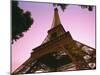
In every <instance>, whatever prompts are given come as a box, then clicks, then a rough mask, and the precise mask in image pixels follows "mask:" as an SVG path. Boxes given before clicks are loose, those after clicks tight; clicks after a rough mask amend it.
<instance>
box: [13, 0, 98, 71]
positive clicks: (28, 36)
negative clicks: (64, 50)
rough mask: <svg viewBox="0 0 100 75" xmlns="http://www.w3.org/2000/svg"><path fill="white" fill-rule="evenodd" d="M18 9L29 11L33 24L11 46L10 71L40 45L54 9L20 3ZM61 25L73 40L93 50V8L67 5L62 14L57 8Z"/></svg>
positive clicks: (36, 4)
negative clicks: (91, 9)
mask: <svg viewBox="0 0 100 75" xmlns="http://www.w3.org/2000/svg"><path fill="white" fill-rule="evenodd" d="M19 6H20V8H22V9H23V10H24V11H30V12H31V14H32V17H33V19H34V23H33V25H32V26H31V28H30V29H29V31H27V32H25V33H24V37H22V38H20V39H19V40H17V42H14V44H13V45H12V71H14V70H15V69H16V68H18V67H19V66H20V65H21V64H22V63H24V61H26V60H27V59H28V58H29V57H30V53H31V52H32V49H33V48H35V47H37V46H39V45H41V43H42V42H43V40H44V39H45V37H46V35H47V31H48V30H49V29H50V28H51V25H52V21H53V15H54V7H53V5H52V4H48V3H36V2H20V3H19ZM58 10H59V16H60V20H61V23H62V25H63V27H64V28H65V30H66V31H70V33H71V35H72V37H73V39H74V40H77V41H79V42H81V43H84V44H86V45H88V46H91V47H93V48H95V37H96V36H95V7H94V10H93V11H92V12H89V11H88V10H87V9H82V8H81V7H80V6H77V5H69V6H68V7H67V9H66V10H65V11H64V12H63V11H61V9H60V8H59V9H58Z"/></svg>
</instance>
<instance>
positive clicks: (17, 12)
mask: <svg viewBox="0 0 100 75" xmlns="http://www.w3.org/2000/svg"><path fill="white" fill-rule="evenodd" d="M32 24H33V19H32V18H31V13H30V12H29V11H26V12H23V9H21V8H20V7H18V1H12V43H13V42H14V41H16V40H17V39H19V38H21V37H23V32H26V31H27V30H29V28H30V27H31V25H32Z"/></svg>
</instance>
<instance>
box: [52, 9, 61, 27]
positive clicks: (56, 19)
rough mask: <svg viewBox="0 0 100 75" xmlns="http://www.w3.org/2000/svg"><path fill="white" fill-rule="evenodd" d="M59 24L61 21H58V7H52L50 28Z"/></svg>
mask: <svg viewBox="0 0 100 75" xmlns="http://www.w3.org/2000/svg"><path fill="white" fill-rule="evenodd" d="M59 24H61V21H60V18H59V14H58V9H57V8H55V9H54V17H53V23H52V27H51V28H54V27H56V26H57V25H59Z"/></svg>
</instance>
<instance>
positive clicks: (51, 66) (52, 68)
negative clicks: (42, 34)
mask: <svg viewBox="0 0 100 75" xmlns="http://www.w3.org/2000/svg"><path fill="white" fill-rule="evenodd" d="M89 69H96V49H94V48H92V47H89V46H87V45H85V44H83V43H80V42H78V41H76V40H74V39H73V38H72V36H71V34H70V32H69V31H67V32H66V31H65V30H64V28H63V25H62V24H61V21H60V17H59V14H58V9H57V8H55V9H54V18H53V23H52V27H51V29H50V30H48V35H47V37H46V38H45V40H44V41H43V42H42V44H41V45H40V46H38V47H36V48H35V49H33V50H32V53H31V56H30V57H29V59H28V60H26V61H25V62H24V63H23V64H22V65H21V66H20V67H18V68H17V69H16V70H15V71H14V72H13V73H12V74H13V75H15V74H29V73H44V72H62V71H73V70H89Z"/></svg>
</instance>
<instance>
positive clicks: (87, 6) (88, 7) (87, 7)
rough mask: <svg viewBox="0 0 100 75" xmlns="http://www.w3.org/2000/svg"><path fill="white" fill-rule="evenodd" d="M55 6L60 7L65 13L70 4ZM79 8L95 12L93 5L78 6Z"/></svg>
mask: <svg viewBox="0 0 100 75" xmlns="http://www.w3.org/2000/svg"><path fill="white" fill-rule="evenodd" d="M53 6H60V8H61V9H62V11H64V10H65V9H66V7H67V6H69V4H61V3H53ZM78 6H80V7H81V8H82V9H88V11H93V6H91V5H78Z"/></svg>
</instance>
